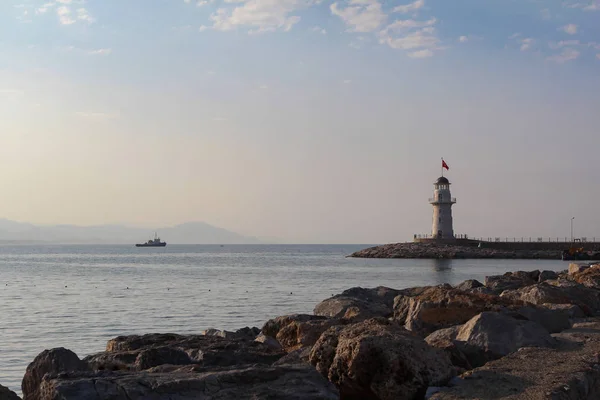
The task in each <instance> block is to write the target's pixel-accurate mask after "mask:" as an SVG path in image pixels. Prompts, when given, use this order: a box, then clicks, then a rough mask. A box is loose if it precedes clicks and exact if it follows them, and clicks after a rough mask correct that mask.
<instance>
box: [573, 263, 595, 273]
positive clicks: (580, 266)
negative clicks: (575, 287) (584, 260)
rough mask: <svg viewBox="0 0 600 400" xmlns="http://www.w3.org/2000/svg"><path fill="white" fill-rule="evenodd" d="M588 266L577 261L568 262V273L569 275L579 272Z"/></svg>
mask: <svg viewBox="0 0 600 400" xmlns="http://www.w3.org/2000/svg"><path fill="white" fill-rule="evenodd" d="M589 267H590V265H589V264H577V263H571V264H569V269H568V274H569V275H574V274H578V273H580V272H583V271H585V270H586V269H588V268H589Z"/></svg>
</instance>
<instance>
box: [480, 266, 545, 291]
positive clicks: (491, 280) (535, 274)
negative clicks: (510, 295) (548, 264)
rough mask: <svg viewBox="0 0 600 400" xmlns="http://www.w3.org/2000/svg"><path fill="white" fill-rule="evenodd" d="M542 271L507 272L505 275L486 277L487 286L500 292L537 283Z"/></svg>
mask: <svg viewBox="0 0 600 400" xmlns="http://www.w3.org/2000/svg"><path fill="white" fill-rule="evenodd" d="M539 275H540V271H532V272H524V271H516V272H507V273H505V274H504V275H494V276H486V277H485V286H486V287H487V288H489V289H491V290H493V291H494V292H495V293H497V294H500V293H502V292H503V291H505V290H514V289H519V288H522V287H525V286H529V285H533V284H534V283H537V281H538V278H539Z"/></svg>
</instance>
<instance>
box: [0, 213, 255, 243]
mask: <svg viewBox="0 0 600 400" xmlns="http://www.w3.org/2000/svg"><path fill="white" fill-rule="evenodd" d="M156 232H157V233H158V235H159V236H160V237H161V239H162V240H164V241H166V242H167V243H170V244H260V243H262V242H261V241H260V240H258V239H257V238H254V237H248V236H243V235H240V234H238V233H235V232H231V231H228V230H226V229H222V228H218V227H215V226H212V225H209V224H207V223H205V222H188V223H184V224H181V225H176V226H172V227H164V228H157V230H156ZM153 236H154V231H152V230H149V229H144V228H135V227H128V226H122V225H98V226H76V225H34V224H29V223H22V222H15V221H10V220H7V219H0V242H4V243H63V244H94V243H95V244H134V243H141V242H144V241H146V240H148V239H150V238H151V237H153Z"/></svg>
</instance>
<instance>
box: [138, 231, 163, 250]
mask: <svg viewBox="0 0 600 400" xmlns="http://www.w3.org/2000/svg"><path fill="white" fill-rule="evenodd" d="M166 245H167V242H161V241H160V238H159V237H158V236H157V235H156V232H154V239H150V240H148V241H147V242H145V243H137V244H136V245H135V247H165V246H166Z"/></svg>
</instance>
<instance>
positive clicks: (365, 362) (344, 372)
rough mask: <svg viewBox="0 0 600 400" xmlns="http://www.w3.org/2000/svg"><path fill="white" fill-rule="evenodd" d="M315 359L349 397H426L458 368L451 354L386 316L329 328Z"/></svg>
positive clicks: (313, 354)
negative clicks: (430, 388) (432, 387)
mask: <svg viewBox="0 0 600 400" xmlns="http://www.w3.org/2000/svg"><path fill="white" fill-rule="evenodd" d="M310 363H311V364H312V365H314V366H315V367H316V368H317V370H318V371H319V372H321V373H322V374H323V375H324V376H326V377H328V378H329V380H330V381H331V382H333V383H334V384H335V385H336V386H337V387H338V388H339V389H340V396H341V398H343V399H349V400H355V399H356V400H358V399H362V400H371V399H373V400H375V399H377V400H392V399H394V400H402V399H414V398H419V397H421V398H422V397H423V396H424V395H425V392H426V390H427V387H428V386H435V385H443V384H444V383H445V382H447V381H448V380H449V379H450V378H451V377H452V376H453V375H454V374H455V371H456V370H455V368H454V367H453V366H452V363H451V362H450V359H449V357H448V355H447V354H446V353H444V352H443V351H441V350H438V349H434V348H432V347H430V346H428V345H427V344H426V343H425V341H424V340H423V339H420V338H418V337H416V336H414V335H412V334H411V333H410V332H408V331H406V330H405V329H404V328H403V327H402V326H400V325H398V324H397V323H395V322H393V321H389V320H387V319H384V318H374V319H369V320H365V321H363V322H359V323H356V324H352V325H348V326H334V327H332V328H330V329H328V330H327V331H326V332H325V333H323V335H321V337H320V338H319V340H318V341H317V343H316V344H315V345H314V347H313V349H312V351H311V353H310Z"/></svg>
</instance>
